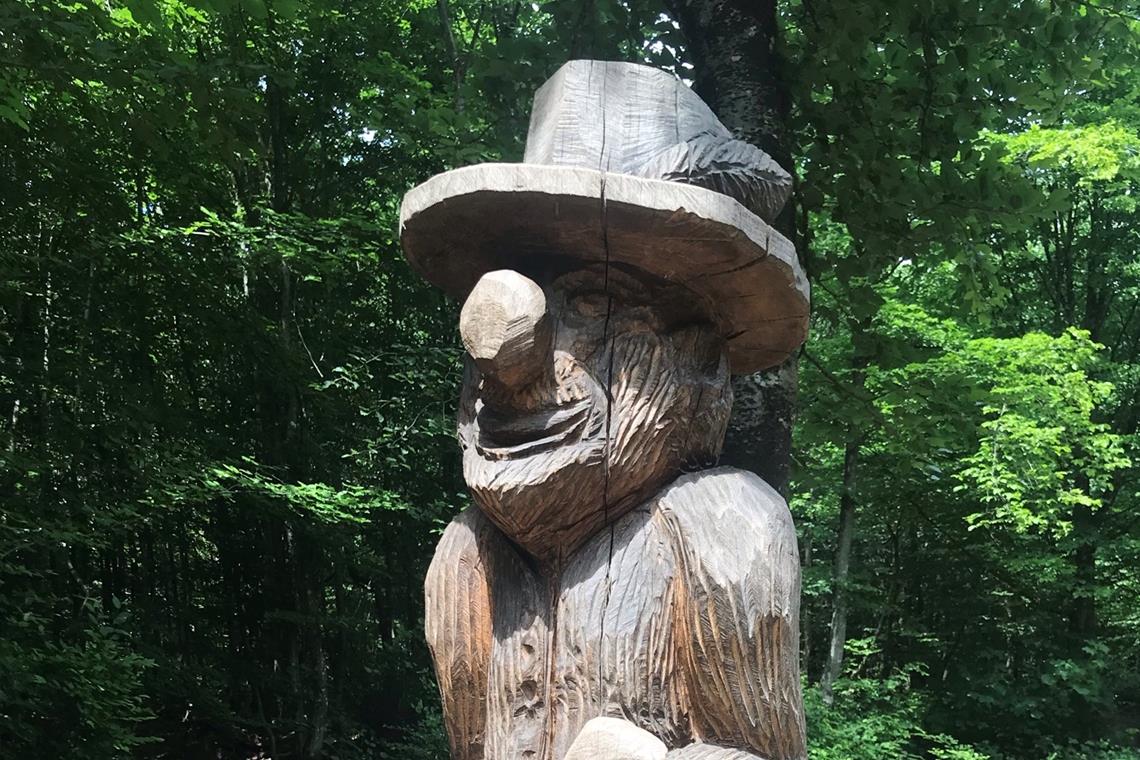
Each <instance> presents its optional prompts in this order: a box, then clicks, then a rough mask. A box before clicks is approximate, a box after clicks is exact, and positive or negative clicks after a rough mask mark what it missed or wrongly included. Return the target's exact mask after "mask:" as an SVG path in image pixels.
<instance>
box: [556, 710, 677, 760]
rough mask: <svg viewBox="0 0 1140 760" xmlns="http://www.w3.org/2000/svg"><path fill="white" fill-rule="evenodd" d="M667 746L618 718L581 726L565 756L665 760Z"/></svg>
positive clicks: (599, 759)
mask: <svg viewBox="0 0 1140 760" xmlns="http://www.w3.org/2000/svg"><path fill="white" fill-rule="evenodd" d="M668 751H669V748H668V747H666V746H665V745H664V744H662V742H661V740H660V739H658V738H657V737H656V736H654V735H653V734H651V733H649V732H648V731H646V730H644V729H641V728H638V727H637V726H635V725H634V724H632V723H630V722H629V721H627V720H621V719H619V718H594V719H593V720H591V721H588V722H587V723H586V725H584V726H582V730H581V731H579V732H578V737H577V738H576V739H575V740H574V743H573V744H572V745H570V750H569V751H568V752H567V753H566V759H565V760H665V754H666V753H667V752H668Z"/></svg>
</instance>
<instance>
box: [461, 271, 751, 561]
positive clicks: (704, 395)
mask: <svg viewBox="0 0 1140 760" xmlns="http://www.w3.org/2000/svg"><path fill="white" fill-rule="evenodd" d="M596 285H597V281H596V279H595V278H590V277H588V276H583V275H582V274H581V273H579V274H578V275H576V276H573V277H571V276H567V277H564V278H562V279H560V280H558V281H556V282H555V283H554V286H553V287H552V288H551V289H550V290H548V296H547V300H548V303H549V305H550V312H551V319H552V323H553V325H554V330H555V334H554V351H553V355H552V361H551V365H550V367H548V368H547V369H546V371H545V372H544V373H543V374H542V375H541V376H540V378H539V379H538V380H537V381H535V382H534V383H532V384H530V385H529V386H527V387H525V388H522V389H519V390H517V391H509V390H507V389H504V388H501V387H496V386H495V385H494V383H492V382H490V381H487V380H485V379H484V378H483V377H482V375H481V373H480V372H479V370H478V368H477V367H476V366H475V364H474V362H472V361H470V360H468V362H467V366H466V371H465V374H464V383H463V392H462V396H461V398H460V407H459V441H460V445H461V447H462V449H463V474H464V478H465V479H466V481H467V485H468V487H469V488H470V489H471V493H472V495H473V496H474V498H475V501H476V502H477V503H478V504H479V506H480V507H481V508H482V509H483V511H484V512H485V513H486V514H487V516H488V517H490V518H491V520H492V521H494V522H495V523H496V524H497V525H498V526H499V527H500V528H501V529H502V530H503V531H504V532H505V533H506V534H507V535H508V536H509V537H510V538H512V539H513V540H514V541H515V542H516V543H517V544H519V545H520V546H522V547H523V548H524V549H526V550H527V551H528V552H529V553H530V554H532V555H534V556H535V557H537V558H539V559H541V560H544V561H552V560H556V559H557V558H558V557H560V556H566V555H567V554H569V553H570V552H571V551H573V550H574V549H575V548H577V546H578V545H580V544H581V543H582V542H583V541H584V540H585V539H587V538H589V537H590V536H591V535H593V534H594V533H595V532H596V531H597V530H598V529H600V528H601V527H602V526H604V525H606V524H608V523H610V522H612V521H614V520H616V519H617V518H619V517H621V516H622V515H623V514H625V513H626V512H628V511H629V510H630V509H632V508H633V507H635V506H636V505H637V504H639V503H641V502H642V501H644V500H645V499H646V498H648V497H649V496H651V495H652V493H653V492H654V491H656V490H657V489H659V488H660V487H661V486H663V485H664V484H665V483H666V481H668V480H669V479H671V478H673V477H675V476H676V475H677V474H679V473H680V472H682V471H683V470H686V469H693V468H697V467H701V466H708V465H710V464H712V463H713V462H715V460H716V457H717V456H718V455H719V453H720V449H721V446H722V444H723V442H724V433H725V428H726V426H727V423H728V414H729V411H730V409H731V406H732V390H731V385H730V384H729V373H728V362H727V359H726V356H725V352H724V342H723V340H722V338H721V337H720V336H719V335H717V334H716V332H715V331H714V330H713V328H712V327H711V326H709V325H705V324H693V323H691V322H690V323H688V324H686V325H685V326H682V327H680V328H679V329H678V328H677V327H675V326H674V325H670V324H668V323H666V321H665V320H664V319H663V317H662V315H661V314H660V313H659V312H658V311H657V310H656V309H654V308H653V307H651V306H648V305H644V304H645V303H646V299H647V297H646V294H645V293H644V292H639V291H641V290H642V289H640V288H636V287H632V286H631V283H629V282H626V283H625V287H615V283H614V282H610V283H609V290H610V293H611V295H612V296H613V299H612V300H611V299H610V297H607V295H606V294H605V293H604V292H600V291H599V290H595V289H592V288H591V286H596ZM649 302H650V303H651V302H652V301H649ZM607 322H608V325H607ZM607 337H608V338H609V340H607ZM607 344H608V345H607ZM611 346H612V349H611ZM611 350H612V361H611ZM607 388H608V389H609V396H610V398H611V399H612V403H610V404H607V401H606V398H607V394H606V389H607ZM607 406H608V407H609V409H608V414H607ZM607 417H608V418H607Z"/></svg>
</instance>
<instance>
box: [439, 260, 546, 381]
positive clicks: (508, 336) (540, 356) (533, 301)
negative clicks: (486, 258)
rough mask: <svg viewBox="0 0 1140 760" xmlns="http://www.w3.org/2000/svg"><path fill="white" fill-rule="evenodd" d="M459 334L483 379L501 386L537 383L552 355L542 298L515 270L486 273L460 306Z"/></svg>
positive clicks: (544, 299)
mask: <svg viewBox="0 0 1140 760" xmlns="http://www.w3.org/2000/svg"><path fill="white" fill-rule="evenodd" d="M459 334H460V335H461V336H462V338H463V347H464V348H466V349H467V353H468V354H469V355H470V356H471V358H472V359H474V360H475V363H476V364H477V365H479V369H480V370H481V371H482V372H483V374H484V375H486V376H488V377H493V378H494V379H495V380H496V381H498V382H500V383H503V384H505V385H509V386H521V385H524V384H526V383H527V382H530V381H532V380H534V379H535V377H536V376H537V375H538V373H539V372H540V371H541V370H542V368H543V367H544V366H545V365H546V363H547V362H546V360H547V358H548V356H549V354H550V338H551V335H550V320H549V319H548V318H547V315H546V296H545V295H543V293H542V288H540V287H539V286H538V285H537V284H536V283H535V282H534V280H531V279H529V278H527V277H523V276H522V275H521V274H519V273H518V272H512V271H511V270H509V269H500V270H498V271H495V272H488V273H487V274H485V275H483V276H482V277H481V278H480V279H479V282H478V283H476V285H475V288H474V289H473V290H472V291H471V295H469V296H468V297H467V300H466V301H465V302H464V303H463V310H462V312H461V313H460V315H459Z"/></svg>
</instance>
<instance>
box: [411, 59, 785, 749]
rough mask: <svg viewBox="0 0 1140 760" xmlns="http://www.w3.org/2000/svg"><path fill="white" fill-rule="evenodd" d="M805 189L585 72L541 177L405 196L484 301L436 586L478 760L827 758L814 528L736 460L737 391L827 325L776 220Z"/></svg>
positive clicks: (478, 172) (543, 157)
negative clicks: (810, 674)
mask: <svg viewBox="0 0 1140 760" xmlns="http://www.w3.org/2000/svg"><path fill="white" fill-rule="evenodd" d="M789 189H790V180H789V177H788V175H787V174H786V173H785V172H784V171H783V170H781V169H780V167H779V166H777V165H776V164H775V163H774V162H773V161H772V160H771V159H770V158H769V157H768V156H767V155H765V154H764V153H762V152H761V151H759V150H758V149H756V148H754V147H752V146H750V145H746V144H744V143H740V142H739V141H736V140H733V139H732V137H731V135H729V134H728V132H727V130H725V128H724V127H723V126H722V125H721V124H720V122H719V121H717V119H716V117H715V116H713V114H712V112H711V111H709V109H708V107H707V106H705V104H704V103H703V102H701V100H700V99H699V98H697V97H696V95H694V94H693V93H692V92H691V91H690V90H689V89H688V88H687V87H685V86H684V85H683V84H681V83H680V82H677V81H676V80H674V79H673V78H672V77H671V76H668V75H666V74H665V73H663V72H660V71H656V70H654V69H651V68H647V67H643V66H637V65H633V64H624V63H608V62H598V61H572V62H570V63H568V64H566V65H565V66H564V67H563V68H562V69H560V70H559V72H558V73H557V74H555V76H554V77H553V78H552V79H551V80H550V81H549V82H548V83H547V84H546V85H544V86H543V88H542V89H540V90H539V92H538V94H537V95H536V97H535V107H534V112H533V115H532V119H531V128H530V133H529V135H528V140H527V152H526V163H523V164H514V165H508V164H485V165H481V166H474V167H468V168H466V169H459V170H455V171H452V172H447V173H445V174H442V175H439V176H437V177H434V178H432V179H431V180H429V181H428V182H426V183H424V184H423V185H420V186H419V187H417V188H415V189H413V190H412V191H411V192H409V193H408V195H407V196H406V197H405V199H404V204H403V208H402V209H401V239H402V242H403V245H404V249H405V251H406V253H407V256H408V258H409V260H410V261H411V262H412V264H413V265H414V266H415V267H416V268H417V269H418V270H419V271H420V272H421V273H422V274H423V275H424V276H425V277H426V278H427V279H428V280H430V281H431V282H434V283H435V284H437V285H439V286H440V287H443V288H444V289H445V290H447V291H448V292H450V293H452V294H454V295H456V296H457V297H459V298H461V299H463V300H464V305H463V310H462V314H461V317H460V333H461V336H462V338H463V344H464V346H465V347H466V349H467V351H468V353H469V355H470V356H469V361H468V362H467V368H466V372H465V376H464V382H463V390H462V397H461V401H460V411H459V441H460V444H461V446H462V449H463V471H464V477H465V479H466V481H467V484H468V486H469V487H470V490H471V493H472V495H473V497H474V500H475V506H473V507H470V508H468V509H467V510H466V511H465V512H463V513H462V514H461V515H460V516H459V517H457V518H456V519H455V520H454V522H452V524H451V525H450V526H449V527H448V528H447V530H446V531H445V532H444V534H443V538H442V540H441V541H440V543H439V547H438V548H437V550H436V554H435V558H434V560H433V561H432V564H431V568H430V570H429V571H428V577H427V581H426V584H425V587H426V601H427V610H426V628H427V638H428V644H429V645H430V647H431V651H432V656H433V658H434V661H435V667H436V674H437V676H438V679H439V685H440V691H441V694H442V697H443V709H444V718H445V722H446V724H447V730H448V734H449V738H450V742H451V752H452V757H453V758H456V759H457V760H459V759H463V760H475V759H477V758H485V759H486V760H516V759H519V760H521V759H525V758H533V759H534V760H583V759H588V760H619V759H624V758H629V759H630V760H633V759H635V758H636V759H644V760H648V759H649V758H657V759H659V758H665V757H668V758H674V759H676V760H682V759H686V758H688V759H693V760H695V759H697V758H700V759H702V760H703V759H708V760H713V759H714V758H723V759H725V760H729V759H730V758H737V759H739V760H746V759H749V758H764V759H765V760H794V759H796V758H803V757H805V756H806V752H805V746H804V723H803V709H802V702H801V695H800V677H799V664H798V655H799V651H798V650H799V647H798V640H799V623H798V619H799V587H800V577H799V561H798V557H797V552H796V536H795V530H794V527H793V525H792V519H791V515H790V513H789V512H788V508H787V505H786V504H785V502H784V500H783V498H781V497H780V495H779V494H778V493H776V492H775V491H774V490H773V489H772V488H771V487H769V486H768V485H767V484H766V483H765V482H764V481H763V480H761V479H760V478H759V477H757V476H755V475H753V474H751V473H748V472H744V471H742V470H736V469H732V468H727V467H721V468H717V467H714V466H713V465H714V463H715V461H716V458H717V456H718V455H719V452H720V448H721V446H722V443H723V439H724V434H725V427H726V425H727V421H728V416H729V411H730V408H731V405H732V391H731V388H730V385H729V375H730V373H731V372H751V371H755V370H757V369H761V368H764V367H768V366H772V365H774V364H776V363H778V362H780V361H782V360H783V359H784V358H786V357H787V356H788V355H789V354H790V353H791V352H792V351H793V350H795V348H796V347H797V346H798V345H799V344H800V343H801V342H802V341H803V339H804V337H805V335H806V330H807V314H808V291H807V285H806V282H805V280H804V277H803V273H802V271H801V270H800V268H799V265H798V263H797V261H796V256H795V252H794V250H793V249H792V246H791V245H790V243H788V241H787V240H786V239H785V238H783V237H782V236H780V235H779V234H778V233H777V232H775V231H774V230H772V229H771V228H770V227H769V226H768V225H767V223H766V222H765V221H764V220H763V219H762V218H761V216H765V217H768V218H771V216H772V215H774V214H776V213H778V211H779V209H780V207H781V206H782V204H783V203H784V202H785V200H786V199H787V195H788V192H789ZM757 214H759V215H760V216H758V215H757Z"/></svg>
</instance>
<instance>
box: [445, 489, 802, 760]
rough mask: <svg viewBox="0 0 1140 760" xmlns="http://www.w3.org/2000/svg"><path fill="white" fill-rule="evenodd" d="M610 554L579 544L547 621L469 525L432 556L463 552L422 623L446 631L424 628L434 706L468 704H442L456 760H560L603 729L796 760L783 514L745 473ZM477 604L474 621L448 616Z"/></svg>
mask: <svg viewBox="0 0 1140 760" xmlns="http://www.w3.org/2000/svg"><path fill="white" fill-rule="evenodd" d="M459 536H462V537H463V538H462V539H457V537H459ZM613 543H614V545H613V557H612V559H609V555H610V537H609V531H603V532H602V533H601V534H599V535H597V536H595V537H593V538H592V539H590V540H589V541H587V542H586V543H585V544H584V545H583V546H582V548H581V549H580V550H579V551H578V552H576V553H575V555H574V557H573V558H572V559H571V560H570V561H569V562H568V563H567V564H566V566H565V568H564V570H563V572H562V574H561V579H562V581H561V584H560V588H559V589H557V590H556V591H555V594H554V595H553V597H552V598H553V599H556V604H545V605H544V603H543V600H544V597H545V593H544V590H543V583H542V582H541V580H540V573H541V571H540V570H539V569H537V568H535V567H528V566H527V563H526V562H525V560H524V559H523V558H522V555H521V554H520V553H519V551H518V550H517V549H516V548H515V547H514V546H512V545H511V543H510V542H509V540H508V539H507V538H506V537H505V536H503V535H502V534H501V533H499V532H498V531H497V530H496V529H495V528H494V527H493V526H491V525H490V523H489V521H488V520H486V519H485V518H483V517H482V516H481V515H480V513H479V512H478V511H477V510H474V509H471V510H468V512H466V513H464V515H463V516H462V517H461V518H460V519H458V520H457V521H456V522H455V523H454V524H453V525H452V526H450V527H449V528H448V530H447V532H446V533H445V537H444V541H443V543H441V546H443V545H446V546H447V547H448V549H449V550H450V551H455V550H456V548H457V547H460V546H461V547H463V548H462V550H461V551H460V554H459V559H460V561H459V562H455V559H456V555H455V554H448V555H443V554H442V553H437V555H436V559H435V561H434V562H433V563H432V568H431V571H430V573H429V576H428V584H427V590H428V594H427V599H428V605H429V607H428V618H429V620H434V621H440V622H443V621H447V622H449V623H451V626H448V625H443V626H440V625H429V628H428V641H429V644H430V646H431V648H432V653H433V656H434V657H435V658H436V668H437V672H438V673H440V674H441V689H442V690H443V692H444V694H445V695H447V694H448V693H449V692H450V691H455V690H459V691H464V692H465V693H466V696H467V699H466V700H456V699H446V698H445V709H446V710H447V711H448V712H447V716H446V717H447V720H448V724H449V727H451V728H452V733H451V736H452V739H453V757H456V758H471V759H474V758H484V757H486V758H502V759H503V760H507V759H509V758H516V757H519V758H522V757H534V758H553V759H555V760H557V759H558V758H562V757H564V756H565V754H566V752H567V751H568V749H569V747H570V745H571V744H572V743H573V741H574V739H575V738H576V737H577V735H578V733H579V731H580V730H581V729H582V727H583V725H585V723H586V722H587V721H588V720H590V719H592V718H595V717H599V716H609V717H615V718H622V719H624V720H627V721H629V722H631V723H633V724H635V725H636V726H638V727H640V728H642V729H644V730H646V731H648V732H649V733H651V734H652V735H654V736H656V737H658V738H659V739H661V740H662V741H663V742H664V743H665V744H666V746H668V747H677V748H683V747H690V749H689V752H690V753H696V752H697V749H696V748H693V747H691V746H690V745H694V744H696V745H702V744H703V745H705V747H704V750H702V751H707V752H709V753H713V751H714V749H716V748H718V747H719V748H721V749H730V750H737V752H736V753H735V754H734V753H728V754H723V753H722V754H715V753H714V754H708V755H707V756H708V757H710V758H711V757H726V758H729V757H734V756H735V757H741V758H744V757H751V756H757V757H762V758H801V757H804V756H805V749H804V744H803V736H804V727H803V713H802V709H801V701H800V693H799V692H800V690H799V665H798V653H799V641H798V639H799V636H798V626H797V619H798V613H799V599H798V597H799V563H798V558H797V555H796V543H795V532H794V529H793V527H792V523H791V517H790V515H789V513H788V511H787V507H786V506H785V504H784V502H783V500H782V499H781V498H780V497H779V496H778V495H777V494H776V493H775V492H774V491H772V490H771V488H769V487H768V486H767V485H766V484H765V483H764V482H763V481H761V480H760V479H759V478H757V477H756V476H755V475H752V474H750V473H745V472H743V471H740V470H734V469H731V468H718V469H714V470H709V471H706V472H702V473H694V474H690V475H686V476H683V477H681V478H679V479H678V480H677V481H675V482H674V483H673V484H671V485H670V486H668V487H666V488H665V489H664V490H663V491H662V492H661V493H660V494H658V495H657V496H656V497H655V498H653V499H651V500H650V501H649V502H648V503H647V504H646V505H644V506H643V507H638V508H637V509H635V510H633V511H631V512H629V513H628V514H626V515H625V516H623V517H622V518H621V519H620V520H618V521H617V522H616V524H615V526H614V542H613ZM457 567H459V568H463V569H462V570H461V571H460V572H456V571H455V568H457ZM607 577H608V581H607ZM607 582H608V583H609V585H610V588H609V589H608V593H607V589H606V588H605V585H606V584H607ZM470 588H478V589H484V590H487V592H485V593H483V594H474V595H472V594H469V593H467V592H466V590H467V589H470ZM465 594H466V595H465ZM497 594H502V596H501V597H498V598H495V596H496V595H497ZM607 596H608V600H607ZM471 599H475V600H476V601H477V604H479V605H481V606H480V607H479V609H480V610H481V611H480V612H479V613H477V614H474V615H472V614H471V613H470V612H469V611H468V610H466V609H457V604H456V600H460V601H470V600H471ZM483 599H488V600H489V601H487V602H483V601H481V600H483ZM508 608H509V609H508ZM520 611H521V612H520ZM492 618H493V619H494V620H493V625H492V626H491V629H492V630H490V631H488V630H487V626H486V623H487V621H488V620H490V619H492ZM552 623H553V625H552ZM500 624H501V625H502V627H501V628H500ZM454 626H458V628H455V627H454ZM603 630H604V631H605V635H604V636H603V635H601V633H602V631H603ZM459 640H462V641H463V642H465V643H464V644H463V645H462V646H460V647H456V642H457V641H459ZM481 662H490V663H491V665H490V672H489V677H488V678H487V679H486V680H485V681H484V682H483V683H482V684H475V683H473V682H472V680H471V679H470V678H469V674H470V673H471V672H472V668H470V667H469V666H468V663H481ZM442 674H448V675H449V680H448V682H446V683H445V682H444V679H443V675H442ZM599 674H601V677H599ZM480 702H482V704H483V707H484V711H485V722H481V721H480V718H481V717H482V713H480V711H479V710H478V709H476V707H475V706H476V705H478V704H479V703H480ZM457 739H458V741H457ZM717 751H718V752H719V751H720V750H717ZM681 756H682V755H678V757H681ZM689 756H690V755H684V757H689ZM691 756H692V757H694V758H696V757H698V756H699V757H705V756H706V755H698V754H692V755H691ZM670 757H673V754H672V753H671V754H670Z"/></svg>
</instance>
